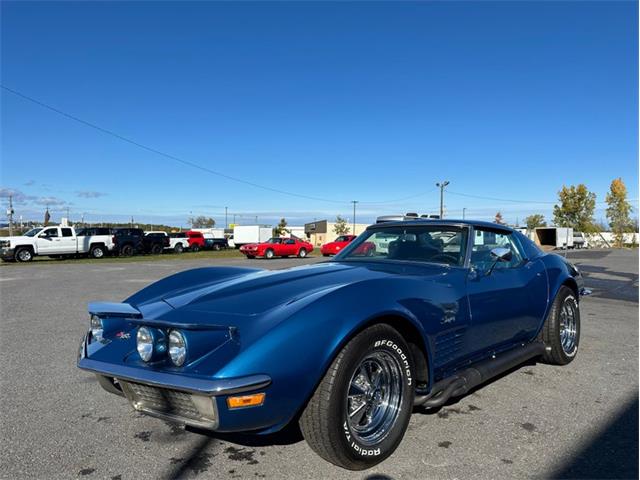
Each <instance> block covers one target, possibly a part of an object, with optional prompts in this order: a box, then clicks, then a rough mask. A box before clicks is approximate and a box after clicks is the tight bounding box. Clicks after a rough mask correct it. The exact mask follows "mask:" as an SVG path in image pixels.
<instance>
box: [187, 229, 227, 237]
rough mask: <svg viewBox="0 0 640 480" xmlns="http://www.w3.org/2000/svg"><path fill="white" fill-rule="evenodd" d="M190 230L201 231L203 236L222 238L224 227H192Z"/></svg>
mask: <svg viewBox="0 0 640 480" xmlns="http://www.w3.org/2000/svg"><path fill="white" fill-rule="evenodd" d="M192 230H193V231H194V232H200V233H202V236H203V237H204V238H224V228H192Z"/></svg>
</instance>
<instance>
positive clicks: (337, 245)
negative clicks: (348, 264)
mask: <svg viewBox="0 0 640 480" xmlns="http://www.w3.org/2000/svg"><path fill="white" fill-rule="evenodd" d="M356 238H357V235H340V236H339V237H338V238H336V239H335V240H334V241H333V242H329V243H325V244H324V245H322V247H320V253H322V255H324V256H325V257H328V256H330V255H337V254H338V253H340V252H341V251H342V249H343V248H344V247H346V246H347V245H349V243H351V242H352V241H353V240H355V239H356ZM375 251H376V247H375V245H374V244H373V243H371V242H364V243H363V244H362V245H360V246H359V247H358V248H357V249H356V251H355V252H353V253H355V254H358V255H366V256H372V255H373V254H374V253H375Z"/></svg>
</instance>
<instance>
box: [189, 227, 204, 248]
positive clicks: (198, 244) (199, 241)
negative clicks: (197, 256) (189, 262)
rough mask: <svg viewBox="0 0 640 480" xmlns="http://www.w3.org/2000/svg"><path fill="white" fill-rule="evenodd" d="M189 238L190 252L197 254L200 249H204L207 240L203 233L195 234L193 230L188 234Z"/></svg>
mask: <svg viewBox="0 0 640 480" xmlns="http://www.w3.org/2000/svg"><path fill="white" fill-rule="evenodd" d="M187 237H189V250H191V251H192V252H197V251H198V250H200V249H203V248H204V245H205V240H204V235H203V234H202V232H194V231H193V230H189V231H188V232H187Z"/></svg>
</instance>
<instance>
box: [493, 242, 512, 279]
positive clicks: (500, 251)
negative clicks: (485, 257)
mask: <svg viewBox="0 0 640 480" xmlns="http://www.w3.org/2000/svg"><path fill="white" fill-rule="evenodd" d="M512 257H513V253H512V252H511V249H509V248H502V247H498V248H494V249H493V250H491V258H492V259H493V263H492V264H491V267H490V268H489V270H487V275H491V272H493V269H494V268H495V266H496V264H497V263H498V262H510V261H511V258H512Z"/></svg>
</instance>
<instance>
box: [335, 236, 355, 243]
mask: <svg viewBox="0 0 640 480" xmlns="http://www.w3.org/2000/svg"><path fill="white" fill-rule="evenodd" d="M350 238H351V237H349V236H347V235H341V236H339V237H338V238H336V239H335V240H334V241H336V242H348V241H349V239H350Z"/></svg>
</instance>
